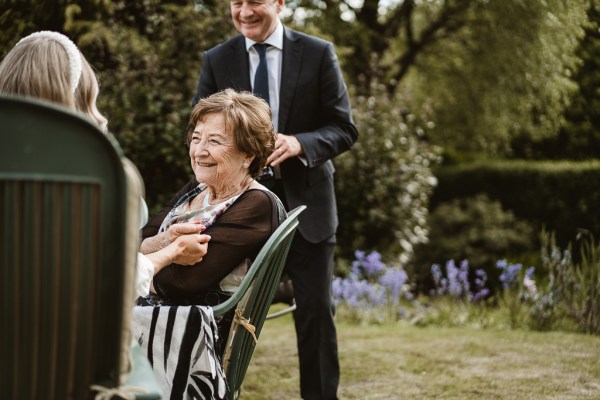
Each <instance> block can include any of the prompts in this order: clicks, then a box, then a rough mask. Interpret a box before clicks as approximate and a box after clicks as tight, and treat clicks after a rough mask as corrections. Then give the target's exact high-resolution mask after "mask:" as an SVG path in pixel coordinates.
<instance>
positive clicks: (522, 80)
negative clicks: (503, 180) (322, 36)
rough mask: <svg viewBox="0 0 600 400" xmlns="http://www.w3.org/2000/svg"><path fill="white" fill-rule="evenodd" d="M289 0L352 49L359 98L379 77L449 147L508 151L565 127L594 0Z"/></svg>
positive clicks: (348, 61) (348, 57)
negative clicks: (516, 140)
mask: <svg viewBox="0 0 600 400" xmlns="http://www.w3.org/2000/svg"><path fill="white" fill-rule="evenodd" d="M288 4H290V8H291V9H292V10H293V12H294V17H295V18H296V20H299V15H304V16H305V17H304V19H302V21H304V23H305V24H307V25H310V24H312V25H318V26H319V27H320V28H321V29H322V30H323V31H324V32H325V33H326V34H327V35H330V36H331V37H332V38H333V39H334V41H335V42H336V44H337V45H338V46H342V47H344V48H346V49H348V50H347V51H345V52H343V53H342V54H343V56H342V58H343V66H344V70H345V71H346V73H347V74H348V76H349V81H350V82H351V83H352V84H353V85H355V86H356V87H357V93H358V94H363V95H364V94H369V90H370V87H371V85H370V82H371V81H372V80H373V79H376V80H378V81H381V82H385V85H386V90H387V92H388V94H389V95H390V96H391V97H394V96H396V95H397V93H398V92H402V93H405V94H407V95H408V96H407V97H408V103H407V104H404V106H407V107H409V108H410V109H411V110H412V112H413V113H415V114H421V113H423V112H427V113H431V118H432V120H433V121H435V123H436V125H435V127H434V129H432V131H431V132H430V136H429V139H430V140H431V141H433V142H434V143H436V144H439V145H442V146H444V148H445V149H447V150H458V151H462V152H465V151H471V152H485V153H487V154H497V155H506V154H509V153H510V146H509V145H510V141H511V139H512V138H513V137H515V136H518V135H520V136H526V137H534V138H536V137H538V138H539V137H549V136H553V135H556V134H557V132H558V128H559V127H560V124H561V122H562V114H563V109H564V107H565V105H566V103H567V101H568V98H569V94H570V92H571V91H572V90H573V89H574V85H573V82H572V80H571V78H570V77H571V75H572V72H573V69H574V67H575V66H576V63H577V57H575V55H574V54H573V51H574V49H575V47H576V45H577V41H578V38H579V37H580V36H581V35H582V33H583V30H582V25H583V23H584V22H585V20H586V15H585V9H586V2H585V0H573V1H570V2H568V4H567V3H566V2H564V1H562V0H549V1H542V0H532V1H521V0H442V1H439V0H428V1H415V0H404V1H397V2H389V1H383V0H365V1H363V2H353V1H345V0H322V1H321V0H319V1H317V0H295V1H294V0H290V1H288ZM355 4H356V5H355ZM307 10H309V11H307ZM301 13H303V14H301ZM373 60H377V62H376V63H374V62H372V61H373Z"/></svg>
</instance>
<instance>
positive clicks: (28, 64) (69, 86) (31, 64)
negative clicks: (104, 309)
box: [0, 31, 210, 296]
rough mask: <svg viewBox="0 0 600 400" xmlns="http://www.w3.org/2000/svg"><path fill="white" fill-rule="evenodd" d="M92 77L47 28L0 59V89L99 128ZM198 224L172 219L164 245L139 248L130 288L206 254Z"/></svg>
mask: <svg viewBox="0 0 600 400" xmlns="http://www.w3.org/2000/svg"><path fill="white" fill-rule="evenodd" d="M98 91H99V88H98V80H97V78H96V75H95V73H94V71H93V70H92V67H91V66H90V64H89V63H88V62H87V60H86V59H85V57H84V56H83V54H82V53H81V52H80V51H79V49H78V48H77V46H76V45H75V44H74V43H73V42H72V41H71V39H69V38H68V37H67V36H65V35H63V34H61V33H58V32H52V31H40V32H35V33H32V34H31V35H29V36H26V37H24V38H23V39H21V40H20V41H19V42H18V43H17V44H16V45H15V47H13V48H12V50H11V51H10V52H9V53H8V54H7V55H6V57H5V58H4V59H3V60H2V63H0V93H3V94H10V95H17V96H23V97H31V98H37V99H42V100H47V101H50V102H53V103H57V104H61V105H63V106H65V107H67V108H69V109H71V110H76V111H78V112H80V113H81V114H82V115H84V116H86V117H88V118H90V119H91V120H92V121H93V122H94V123H95V124H97V125H98V126H99V127H100V129H101V130H102V131H103V132H106V131H107V120H106V118H105V117H104V116H103V115H102V114H101V113H100V112H99V111H98V108H97V107H96V98H97V96H98ZM202 229H204V228H203V227H202V226H201V225H200V224H194V223H188V224H178V226H177V227H174V228H173V229H172V235H171V236H170V240H169V242H168V243H166V245H165V246H164V247H163V248H161V249H159V250H158V251H156V252H152V253H148V254H146V255H145V256H144V255H142V254H139V256H138V263H137V274H136V283H135V285H136V286H135V287H136V289H135V291H136V295H137V296H144V295H146V294H148V292H149V288H150V282H151V280H152V277H153V276H154V274H156V273H157V272H159V271H160V270H161V269H162V268H164V267H165V266H167V265H170V264H172V263H174V262H176V263H178V264H180V265H193V264H195V263H197V262H198V261H200V260H202V257H203V256H204V255H205V254H206V250H207V244H208V241H209V240H210V237H209V236H208V235H202V234H200V232H201V231H202Z"/></svg>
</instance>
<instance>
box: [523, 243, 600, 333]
mask: <svg viewBox="0 0 600 400" xmlns="http://www.w3.org/2000/svg"><path fill="white" fill-rule="evenodd" d="M581 239H582V243H581V246H580V250H581V261H580V262H579V263H574V262H573V260H572V257H571V250H570V248H567V249H566V250H564V251H562V250H561V249H560V248H558V247H557V246H556V242H555V239H554V236H553V235H550V234H546V233H543V235H542V244H543V247H542V261H543V263H544V266H545V267H546V268H547V270H548V271H549V273H548V274H549V276H548V284H547V286H546V287H545V288H544V289H543V291H542V293H541V297H540V300H539V301H538V303H537V304H536V306H535V307H534V309H533V310H532V312H533V315H532V316H533V318H534V319H535V321H537V324H538V325H541V326H542V327H544V328H547V329H550V328H552V326H553V325H554V324H555V323H556V322H557V320H558V319H560V318H561V317H562V316H564V317H566V318H569V319H571V320H572V321H573V322H574V323H575V324H576V325H577V326H578V327H579V329H580V330H581V331H583V332H586V333H593V334H596V335H600V244H599V243H596V242H595V241H594V238H593V236H591V235H586V236H583V237H581Z"/></svg>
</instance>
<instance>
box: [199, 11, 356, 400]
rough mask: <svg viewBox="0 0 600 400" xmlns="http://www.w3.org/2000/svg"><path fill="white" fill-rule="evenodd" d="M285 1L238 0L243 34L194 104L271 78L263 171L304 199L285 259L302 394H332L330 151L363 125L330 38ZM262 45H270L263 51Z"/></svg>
mask: <svg viewBox="0 0 600 400" xmlns="http://www.w3.org/2000/svg"><path fill="white" fill-rule="evenodd" d="M284 4H285V0H253V1H247V0H231V2H230V6H231V15H232V20H233V23H234V25H235V27H236V29H237V30H238V31H239V32H240V33H241V35H238V36H236V37H234V38H232V39H230V40H228V41H226V42H225V43H222V44H220V45H218V46H216V47H214V48H212V49H210V50H208V51H207V52H206V53H205V54H204V62H203V66H202V70H201V72H200V80H199V84H198V90H197V93H196V96H195V98H194V100H193V103H194V104H195V103H196V102H197V101H198V100H199V99H200V98H203V97H206V96H209V95H210V94H212V93H215V92H217V91H220V90H223V89H225V88H233V89H236V90H247V91H252V90H253V89H254V90H255V92H258V91H259V90H258V89H259V88H258V86H259V85H260V86H264V85H265V84H266V83H267V82H263V83H257V82H258V81H257V80H255V79H258V78H255V74H256V71H257V70H260V69H261V68H262V70H263V73H264V74H265V75H264V77H265V79H264V80H265V81H268V88H267V89H266V92H265V93H262V94H260V95H261V96H262V97H263V98H265V100H267V101H268V102H269V104H270V106H271V110H272V111H273V124H274V126H275V129H276V131H277V132H280V133H278V137H277V140H276V145H275V151H274V152H273V154H272V155H271V157H270V158H269V159H268V163H269V165H270V167H269V169H268V171H265V173H264V174H263V176H262V178H260V180H261V183H263V184H264V185H265V186H267V187H269V188H271V190H273V191H274V192H275V193H276V194H277V195H278V196H279V197H280V198H281V199H282V201H283V202H284V204H285V205H286V207H287V208H288V210H289V209H293V208H295V207H297V206H299V205H301V204H304V205H306V206H307V209H306V210H305V211H304V212H303V213H302V214H301V215H300V225H299V228H298V231H297V234H296V236H295V237H294V242H293V244H292V248H291V250H290V254H289V256H288V262H287V265H286V272H287V274H288V275H289V276H290V278H291V279H292V283H293V288H294V298H295V301H296V306H297V309H296V311H295V312H294V321H295V327H296V335H297V344H298V357H299V361H300V391H301V395H302V397H303V398H304V399H327V400H329V399H336V398H337V387H338V383H339V362H338V350H337V337H336V329H335V323H334V318H333V311H334V310H333V305H332V303H331V281H332V276H333V255H334V246H335V232H336V229H337V225H338V219H337V208H336V202H335V193H334V183H333V174H334V171H335V170H334V166H333V163H332V162H331V159H333V158H334V157H336V156H337V155H339V154H341V153H343V152H345V151H347V150H349V149H350V148H351V147H352V145H353V144H354V142H355V141H356V139H357V136H358V133H357V131H356V127H355V126H354V123H353V121H352V114H351V109H350V101H349V97H348V92H347V89H346V85H345V83H344V79H343V77H342V74H341V71H340V68H339V65H338V62H337V57H336V54H335V51H334V48H333V45H332V44H331V43H329V42H326V41H324V40H321V39H318V38H316V37H313V36H309V35H306V34H303V33H300V32H296V31H293V30H291V29H288V28H287V27H284V26H283V25H282V24H281V22H280V20H279V13H280V11H281V10H282V8H283V6H284ZM255 44H266V45H267V46H266V49H265V50H261V49H258V48H257V47H255ZM259 50H260V51H259ZM261 59H262V60H263V61H261ZM261 62H266V66H265V65H263V64H261ZM265 68H266V69H267V71H265ZM267 76H268V79H266V77H267ZM209 251H210V249H209Z"/></svg>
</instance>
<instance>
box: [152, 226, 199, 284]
mask: <svg viewBox="0 0 600 400" xmlns="http://www.w3.org/2000/svg"><path fill="white" fill-rule="evenodd" d="M209 240H210V236H209V235H202V234H198V233H192V234H187V235H180V236H179V237H177V239H175V241H173V242H172V243H170V244H169V245H168V246H166V247H164V248H163V249H160V250H158V251H156V252H152V253H149V254H146V257H147V258H148V259H149V260H150V261H152V264H153V265H154V275H156V274H157V273H158V272H159V271H160V270H161V269H163V268H164V267H166V266H167V265H170V264H179V265H194V264H197V263H199V262H200V261H202V257H204V255H206V253H207V251H208V242H209Z"/></svg>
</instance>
